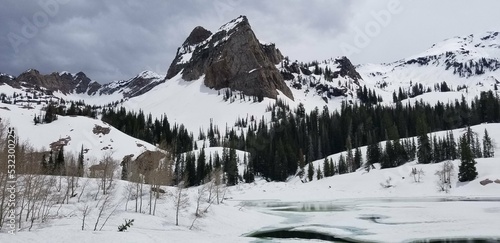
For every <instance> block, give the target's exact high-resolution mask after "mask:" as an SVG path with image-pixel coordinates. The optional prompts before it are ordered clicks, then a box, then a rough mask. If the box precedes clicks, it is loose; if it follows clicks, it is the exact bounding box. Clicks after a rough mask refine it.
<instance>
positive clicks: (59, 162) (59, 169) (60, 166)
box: [54, 147, 66, 176]
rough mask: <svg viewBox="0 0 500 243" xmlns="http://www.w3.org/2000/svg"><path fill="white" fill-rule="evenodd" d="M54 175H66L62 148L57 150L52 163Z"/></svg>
mask: <svg viewBox="0 0 500 243" xmlns="http://www.w3.org/2000/svg"><path fill="white" fill-rule="evenodd" d="M54 173H55V175H61V176H63V175H66V170H65V165H64V147H61V148H60V149H59V152H58V153H57V158H56V160H55V163H54Z"/></svg>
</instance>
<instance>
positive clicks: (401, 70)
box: [357, 32, 500, 93]
mask: <svg viewBox="0 0 500 243" xmlns="http://www.w3.org/2000/svg"><path fill="white" fill-rule="evenodd" d="M357 70H358V72H359V73H360V74H361V75H362V77H363V79H364V80H365V81H366V82H367V83H368V84H370V85H373V86H377V87H379V88H382V89H384V90H387V91H389V92H391V93H392V92H393V91H395V92H398V90H399V89H400V88H401V89H402V90H403V91H411V89H412V87H413V86H415V85H418V84H422V85H423V87H424V89H427V88H430V89H432V90H433V91H434V87H435V85H436V84H438V85H440V84H441V83H443V82H446V83H447V85H448V87H449V88H450V89H451V90H455V91H457V89H459V88H460V87H461V86H465V87H467V89H468V90H469V91H471V90H479V91H484V90H492V89H493V88H494V87H495V85H496V84H497V85H498V84H499V80H500V37H499V32H486V33H480V34H471V35H469V36H466V37H454V38H450V39H447V40H444V41H442V42H438V43H437V44H435V45H433V46H432V47H431V48H429V49H428V50H426V51H424V52H422V53H420V54H417V55H414V56H412V57H408V58H405V59H403V60H399V61H396V62H393V63H389V64H363V65H360V66H358V67H357Z"/></svg>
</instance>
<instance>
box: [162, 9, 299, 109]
mask: <svg viewBox="0 0 500 243" xmlns="http://www.w3.org/2000/svg"><path fill="white" fill-rule="evenodd" d="M208 33H209V31H206V30H204V29H202V28H200V27H196V28H195V29H194V30H193V31H192V32H191V34H190V36H189V37H188V38H187V39H186V41H185V42H184V44H186V43H197V44H194V45H183V46H182V47H180V48H179V49H178V51H177V55H176V57H175V59H174V60H173V62H172V64H171V65H170V68H169V70H168V72H167V79H170V78H173V77H175V76H176V75H178V74H181V75H182V78H183V79H184V80H186V81H192V80H197V79H199V78H200V77H202V76H203V75H205V80H204V82H205V85H206V86H207V87H209V88H214V89H222V88H231V89H234V90H239V91H242V92H243V93H244V94H246V95H251V96H259V97H269V98H276V97H277V95H278V91H277V90H279V91H281V92H282V93H283V94H285V95H286V96H288V97H289V98H291V99H293V95H292V92H291V91H290V89H289V88H288V86H286V84H285V82H284V80H283V77H282V76H281V74H280V72H279V70H278V69H277V68H276V65H277V64H279V62H280V61H281V60H282V59H283V56H282V55H281V53H280V51H279V50H278V49H277V48H276V47H275V46H274V45H272V44H271V45H264V44H261V43H260V42H259V40H258V39H257V37H256V36H255V34H254V32H253V30H252V28H251V26H250V23H249V22H248V19H247V18H246V17H245V16H240V17H238V18H236V19H234V20H232V21H230V22H228V23H226V24H224V25H222V26H221V27H220V28H219V30H218V31H217V32H216V33H214V34H211V35H210V36H208ZM202 38H205V39H204V40H201V39H202Z"/></svg>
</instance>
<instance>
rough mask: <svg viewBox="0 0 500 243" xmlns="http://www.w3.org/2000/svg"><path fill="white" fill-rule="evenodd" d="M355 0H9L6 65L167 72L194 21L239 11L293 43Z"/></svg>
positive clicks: (268, 34)
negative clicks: (351, 0)
mask: <svg viewBox="0 0 500 243" xmlns="http://www.w3.org/2000/svg"><path fill="white" fill-rule="evenodd" d="M349 2H350V1H349ZM349 2H348V1H285V0H280V1H272V2H271V1H263V0H262V1H243V0H218V1H202V0H189V1H173V0H172V1H162V0H149V1H135V0H128V1H118V0H114V1H111V0H109V1H108V0H102V1H85V0H72V1H70V0H40V1H32V0H7V1H4V2H3V3H2V8H0V23H2V24H1V25H0V53H1V56H0V72H6V73H9V74H13V75H18V74H19V73H21V72H23V71H24V70H26V69H29V68H35V69H38V70H40V71H41V72H42V73H50V72H53V71H70V72H78V71H83V72H85V73H86V74H87V75H88V76H90V77H91V78H92V79H95V80H97V81H99V82H101V83H104V82H109V81H112V80H116V79H126V78H130V77H132V76H134V75H136V74H137V73H139V72H140V71H142V70H145V69H149V70H152V71H155V72H159V73H165V72H166V70H167V69H168V66H169V65H170V62H171V61H172V59H173V58H174V55H175V52H176V49H177V47H178V46H179V45H180V44H181V43H182V42H183V41H184V39H185V38H186V37H187V35H188V34H189V32H190V31H191V30H192V29H193V28H194V27H195V26H198V25H201V26H204V27H205V28H207V29H209V30H211V31H216V30H217V28H218V27H219V26H221V25H222V24H224V23H225V22H227V21H229V20H231V19H233V18H235V17H237V16H239V15H247V16H248V18H249V20H250V23H251V24H252V26H253V27H254V29H255V31H256V32H257V35H258V37H260V38H262V39H263V40H264V41H267V42H275V43H277V44H278V45H283V47H284V48H285V49H292V48H291V47H292V46H294V44H293V43H297V42H300V41H301V40H302V39H304V38H308V36H310V35H319V36H321V35H324V34H325V33H328V31H326V32H325V31H324V30H325V29H327V30H336V29H338V28H342V26H343V25H344V24H343V23H344V22H345V17H346V16H345V13H347V11H346V9H348V8H349V5H350V4H349ZM55 5H57V6H55ZM44 16H45V17H47V20H48V22H46V23H45V22H44V21H45V20H46V19H44ZM37 24H38V27H37V26H35V25H37ZM26 26H28V27H26ZM33 26H34V30H33V28H30V27H33ZM23 28H24V29H23ZM26 30H27V31H26ZM23 31H24V32H23ZM26 33H28V35H26ZM282 50H283V48H282Z"/></svg>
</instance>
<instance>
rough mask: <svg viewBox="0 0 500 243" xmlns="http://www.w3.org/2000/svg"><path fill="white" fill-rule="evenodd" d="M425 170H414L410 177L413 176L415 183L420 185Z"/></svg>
mask: <svg viewBox="0 0 500 243" xmlns="http://www.w3.org/2000/svg"><path fill="white" fill-rule="evenodd" d="M424 175H425V173H424V170H423V169H420V170H417V168H412V169H411V173H410V176H413V181H415V182H418V183H420V182H421V181H422V176H424Z"/></svg>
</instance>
